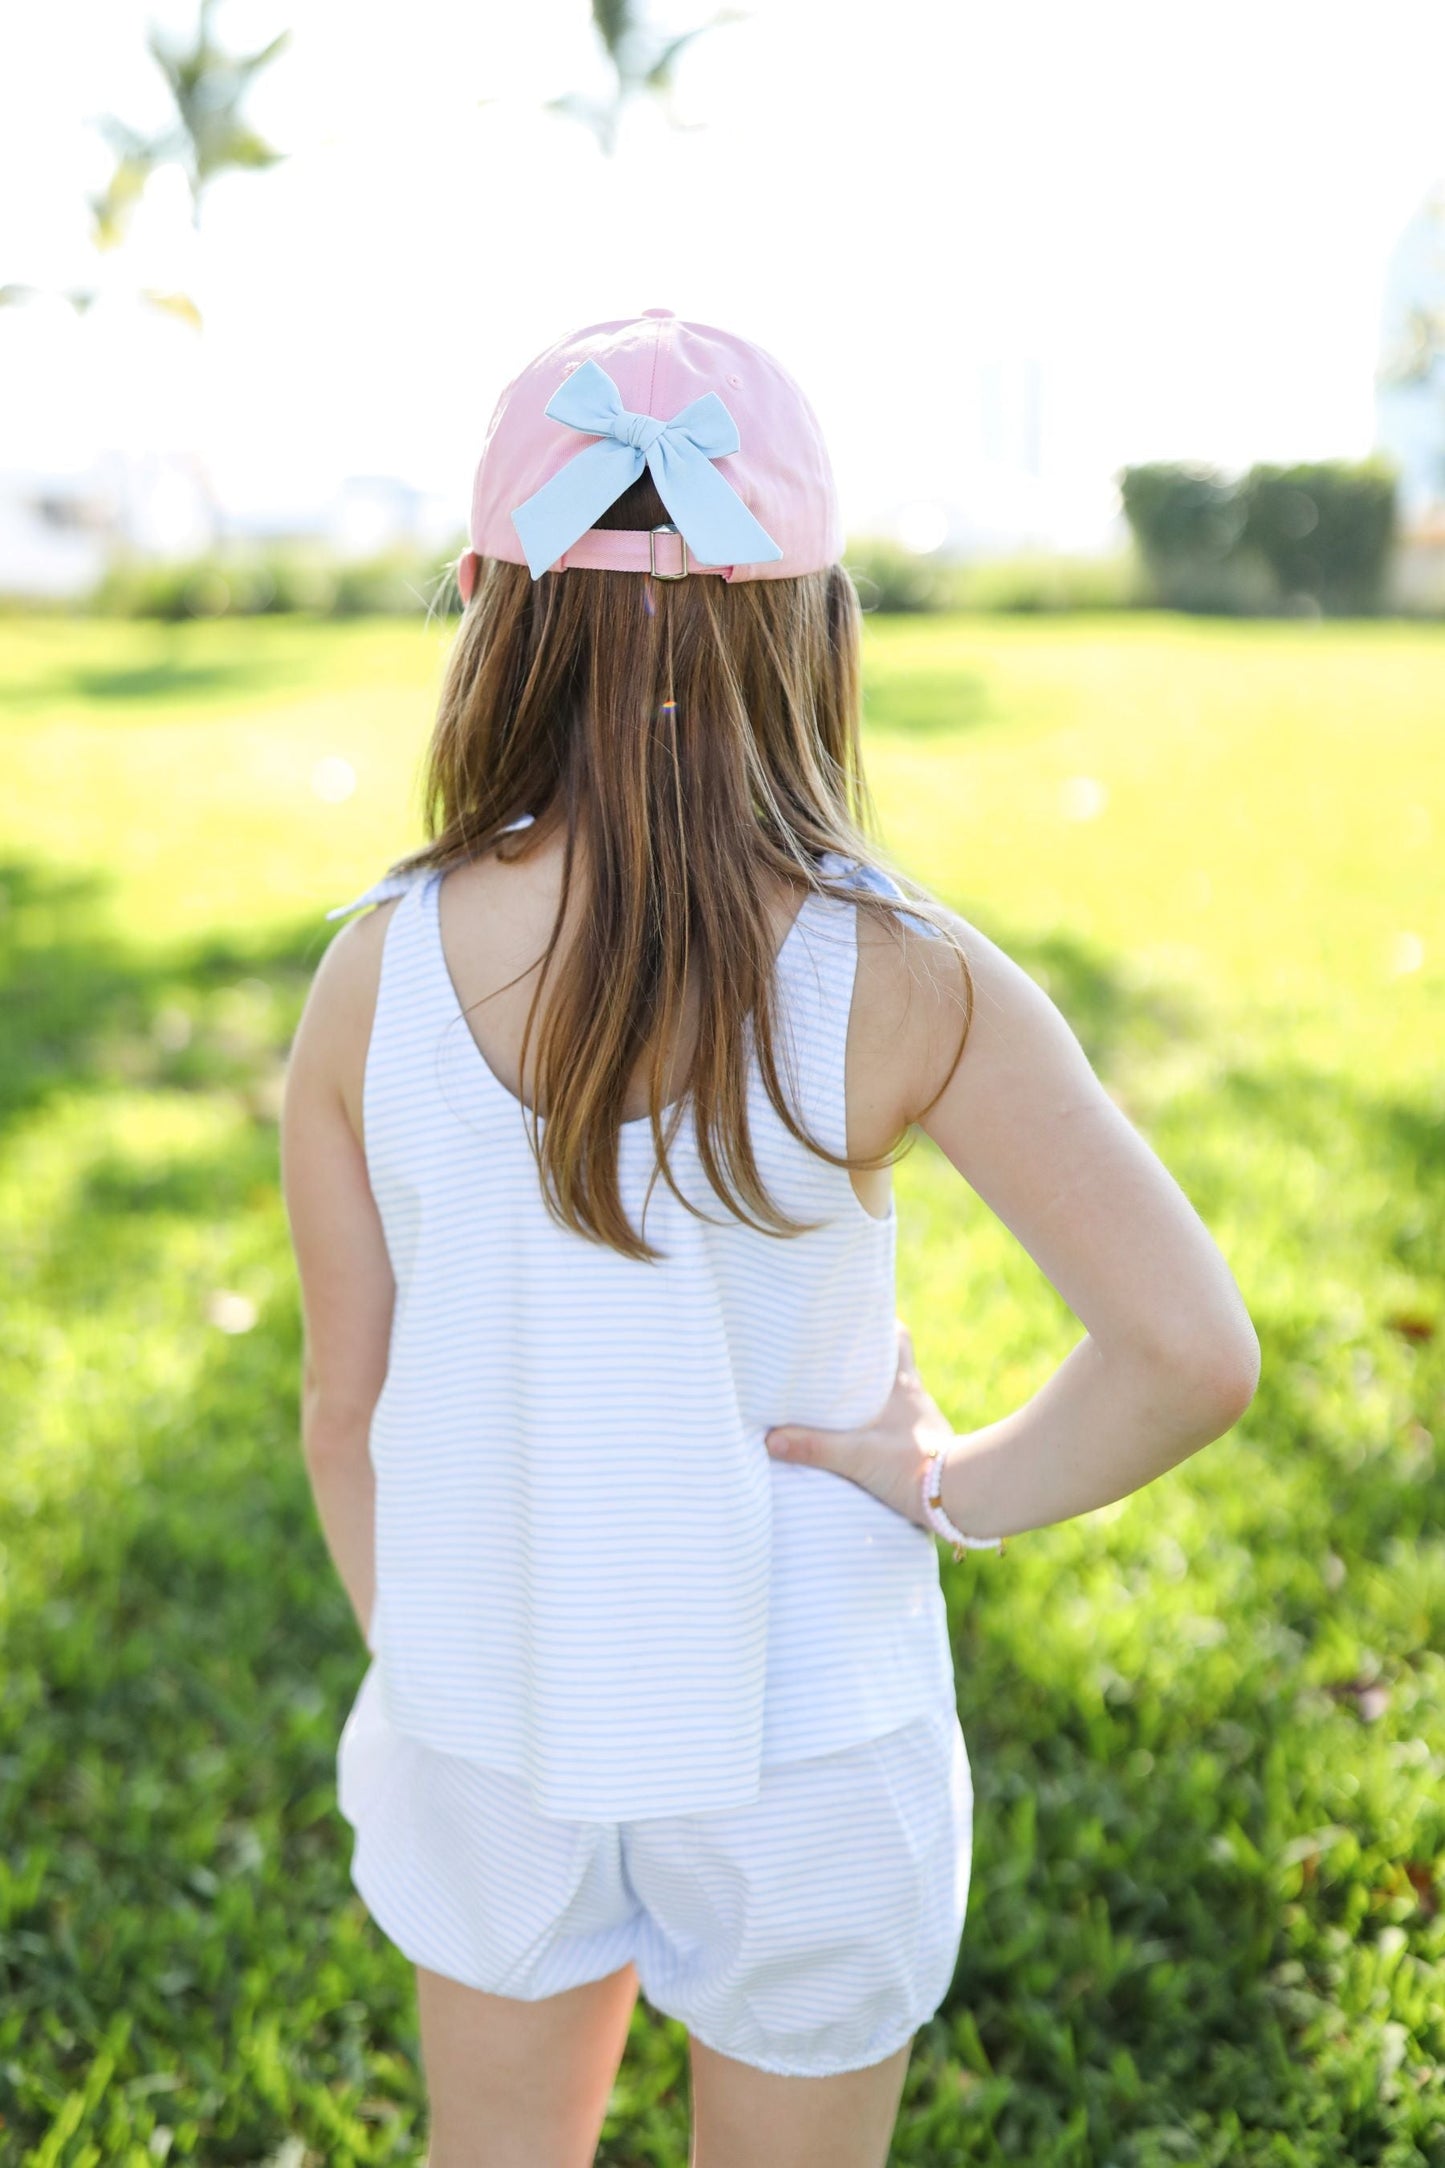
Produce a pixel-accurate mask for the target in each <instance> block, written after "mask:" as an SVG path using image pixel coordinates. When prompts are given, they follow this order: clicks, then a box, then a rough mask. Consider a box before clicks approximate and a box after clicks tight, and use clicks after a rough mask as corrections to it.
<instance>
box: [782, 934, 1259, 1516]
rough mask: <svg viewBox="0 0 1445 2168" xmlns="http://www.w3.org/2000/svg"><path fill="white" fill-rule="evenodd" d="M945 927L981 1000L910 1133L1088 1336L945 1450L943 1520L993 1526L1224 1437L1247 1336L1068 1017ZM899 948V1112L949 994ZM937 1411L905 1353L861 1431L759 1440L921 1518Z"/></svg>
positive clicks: (1251, 1377) (948, 963)
mask: <svg viewBox="0 0 1445 2168" xmlns="http://www.w3.org/2000/svg"><path fill="white" fill-rule="evenodd" d="M953 923H954V926H955V928H956V930H957V932H958V933H959V935H960V937H961V939H962V941H963V944H964V947H965V949H966V951H967V954H968V958H969V964H970V968H971V970H972V973H973V979H974V988H975V1002H976V1006H975V1010H974V1016H973V1021H972V1024H971V1027H970V1031H969V1037H968V1042H967V1045H966V1046H965V1049H964V1053H963V1056H962V1059H961V1060H960V1062H959V1064H958V1067H957V1069H956V1071H955V1073H954V1075H953V1078H952V1080H951V1082H950V1083H949V1084H948V1085H947V1087H946V1089H945V1090H944V1091H943V1093H942V1095H941V1097H940V1098H939V1099H938V1100H937V1103H936V1104H935V1105H934V1106H933V1107H932V1108H930V1109H928V1110H927V1111H926V1112H923V1113H922V1114H921V1116H920V1118H919V1126H920V1127H921V1128H922V1129H923V1130H924V1131H925V1132H926V1134H927V1135H929V1136H930V1137H932V1138H933V1140H934V1142H935V1143H936V1144H937V1145H938V1146H939V1148H940V1150H941V1151H943V1152H944V1153H945V1154H946V1156H947V1157H948V1159H949V1160H950V1161H951V1162H952V1164H953V1165H954V1166H955V1167H956V1168H957V1170H958V1172H959V1173H960V1174H961V1175H962V1176H963V1177H964V1179H965V1181H967V1182H968V1183H969V1185H970V1187H971V1188H973V1189H974V1190H975V1191H976V1192H977V1194H978V1195H979V1196H980V1197H981V1198H982V1199H983V1201H984V1203H985V1204H987V1205H988V1207H989V1208H990V1210H991V1211H993V1212H994V1213H996V1215H997V1216H998V1218H999V1219H1001V1220H1002V1221H1003V1222H1004V1224H1005V1225H1006V1226H1007V1227H1008V1228H1009V1229H1010V1231H1011V1232H1012V1233H1013V1234H1014V1235H1015V1236H1016V1237H1017V1238H1018V1240H1019V1241H1020V1242H1021V1243H1022V1244H1023V1246H1024V1248H1025V1249H1026V1250H1027V1251H1028V1252H1029V1255H1030V1256H1031V1257H1032V1258H1033V1259H1034V1261H1035V1263H1036V1264H1037V1265H1038V1266H1039V1268H1040V1270H1041V1271H1043V1272H1044V1273H1045V1274H1046V1276H1047V1277H1048V1279H1049V1280H1050V1281H1051V1282H1052V1284H1053V1285H1054V1287H1055V1288H1056V1289H1057V1290H1058V1292H1059V1294H1060V1295H1061V1296H1062V1297H1063V1299H1064V1301H1065V1302H1066V1303H1067V1304H1068V1305H1069V1308H1070V1309H1071V1310H1072V1311H1073V1312H1074V1315H1075V1316H1076V1317H1077V1318H1078V1319H1079V1321H1080V1323H1081V1324H1082V1325H1083V1326H1084V1328H1085V1337H1084V1338H1083V1339H1082V1340H1081V1341H1080V1342H1079V1343H1078V1345H1077V1346H1076V1347H1074V1348H1073V1349H1072V1350H1071V1351H1070V1353H1069V1354H1068V1356H1066V1358H1065V1359H1064V1361H1063V1362H1062V1363H1061V1364H1060V1366H1059V1368H1058V1369H1057V1370H1056V1371H1055V1373H1054V1375H1053V1376H1052V1377H1051V1378H1050V1379H1049V1380H1048V1381H1047V1383H1046V1384H1045V1385H1044V1386H1043V1387H1041V1389H1040V1390H1039V1391H1038V1392H1037V1393H1036V1394H1035V1395H1034V1396H1033V1398H1032V1399H1031V1400H1029V1401H1028V1402H1027V1403H1026V1404H1025V1405H1024V1406H1023V1407H1021V1408H1019V1409H1017V1410H1015V1411H1014V1412H1013V1413H1012V1414H1009V1415H1006V1416H1004V1417H1003V1418H1002V1419H1001V1420H999V1421H998V1422H995V1423H989V1424H986V1425H985V1426H984V1427H983V1428H981V1429H979V1430H976V1431H972V1432H970V1433H968V1434H967V1435H966V1436H963V1437H960V1438H958V1439H956V1440H954V1441H953V1442H952V1444H951V1445H950V1447H949V1449H948V1460H947V1467H946V1473H945V1477H944V1484H943V1502H944V1505H945V1507H946V1509H947V1511H948V1513H949V1514H950V1516H951V1517H952V1519H953V1520H954V1521H955V1522H956V1523H957V1524H958V1525H959V1526H960V1527H962V1528H964V1529H966V1530H967V1531H968V1532H969V1533H970V1534H975V1535H981V1536H991V1535H1008V1534H1012V1533H1014V1532H1015V1531H1018V1530H1021V1529H1026V1528H1036V1527H1041V1526H1044V1525H1046V1524H1048V1523H1050V1522H1053V1521H1059V1520H1066V1519H1068V1518H1070V1517H1072V1516H1073V1515H1074V1514H1077V1513H1086V1512H1089V1511H1090V1510H1092V1509H1093V1508H1094V1507H1096V1506H1101V1505H1106V1504H1108V1503H1109V1502H1110V1501H1112V1500H1113V1499H1116V1498H1120V1497H1123V1496H1124V1495H1126V1494H1127V1493H1128V1492H1130V1491H1134V1490H1137V1489H1139V1488H1140V1487H1141V1486H1142V1485H1144V1484H1146V1483H1149V1482H1151V1481H1152V1480H1153V1479H1154V1477H1155V1476H1157V1475H1160V1474H1162V1473H1163V1472H1164V1470H1165V1469H1167V1468H1171V1467H1173V1466H1174V1465H1175V1464H1176V1463H1177V1462H1178V1461H1180V1460H1182V1459H1184V1458H1185V1456H1186V1455H1187V1454H1189V1453H1192V1452H1194V1451H1195V1450H1197V1448H1198V1447H1200V1446H1201V1445H1205V1444H1207V1443H1208V1442H1209V1441H1210V1440H1211V1439H1213V1438H1217V1437H1219V1436H1220V1435H1222V1433H1223V1432H1224V1431H1226V1430H1228V1429H1229V1428H1230V1426H1231V1425H1232V1424H1233V1423H1234V1422H1235V1421H1237V1419H1238V1417H1239V1416H1240V1415H1241V1414H1242V1412H1243V1411H1244V1409H1245V1408H1246V1407H1247V1406H1248V1404H1249V1402H1250V1400H1251V1398H1252V1397H1253V1394H1254V1390H1255V1386H1256V1384H1257V1382H1258V1377H1259V1342H1258V1339H1257V1337H1256V1335H1255V1332H1254V1328H1253V1326H1252V1324H1251V1322H1250V1319H1249V1316H1248V1313H1247V1311H1246V1309H1245V1306H1244V1302H1243V1299H1242V1297H1241V1295H1240V1292H1239V1289H1238V1287H1237V1286H1236V1284H1235V1281H1234V1278H1233V1276H1232V1274H1231V1273H1230V1270H1229V1267H1228V1265H1227V1264H1226V1263H1225V1261H1224V1258H1223V1256H1222V1255H1221V1254H1220V1251H1219V1249H1218V1246H1217V1245H1216V1243H1215V1242H1214V1240H1213V1238H1212V1236H1211V1235H1210V1234H1209V1232H1208V1230H1207V1229H1206V1228H1205V1226H1204V1224H1203V1222H1202V1221H1201V1220H1200V1218H1199V1216H1198V1214H1197V1213H1196V1212H1195V1210H1194V1208H1193V1206H1192V1205H1191V1204H1190V1203H1189V1201H1188V1199H1187V1198H1186V1197H1185V1195H1184V1193H1183V1191H1182V1190H1181V1189H1180V1187H1179V1185H1178V1183H1177V1182H1176V1181H1175V1180H1174V1178H1173V1176H1172V1175H1171V1174H1170V1173H1169V1172H1168V1170H1167V1169H1166V1168H1165V1167H1164V1166H1163V1165H1162V1163H1161V1162H1160V1161H1159V1159H1158V1158H1157V1157H1156V1155H1155V1154H1154V1153H1153V1152H1152V1151H1151V1149H1150V1148H1149V1146H1148V1145H1147V1144H1146V1143H1145V1141H1144V1139H1143V1138H1142V1137H1141V1136H1140V1135H1139V1133H1138V1132H1137V1130H1135V1129H1134V1128H1133V1127H1132V1125H1131V1124H1130V1123H1129V1122H1128V1120H1127V1119H1126V1118H1125V1116H1124V1115H1123V1114H1122V1113H1121V1112H1120V1111H1119V1109H1118V1108H1117V1107H1116V1106H1115V1105H1114V1103H1113V1101H1112V1100H1111V1099H1110V1098H1109V1095H1108V1093H1107V1092H1106V1091H1105V1089H1104V1087H1103V1085H1102V1084H1101V1083H1100V1081H1099V1079H1098V1077H1097V1076H1096V1075H1095V1074H1094V1072H1093V1070H1092V1069H1091V1068H1090V1066H1089V1063H1088V1061H1087V1059H1086V1057H1085V1055H1084V1052H1083V1049H1082V1048H1081V1047H1080V1045H1079V1042H1078V1040H1077V1038H1076V1037H1075V1035H1074V1033H1073V1031H1072V1030H1071V1028H1070V1027H1069V1025H1068V1023H1067V1022H1066V1021H1065V1019H1064V1017H1063V1016H1062V1015H1061V1014H1060V1013H1059V1011H1058V1009H1057V1008H1056V1007H1055V1005H1054V1004H1053V1002H1052V1001H1051V1000H1050V999H1049V997H1048V996H1047V994H1045V993H1044V991H1043V989H1042V988H1041V987H1040V986H1038V985H1037V983H1036V982H1035V981H1034V980H1033V979H1031V978H1030V977H1029V976H1028V974H1027V973H1026V972H1025V971H1023V970H1022V969H1021V968H1020V967H1019V966H1018V965H1017V964H1015V963H1014V962H1013V961H1012V959H1011V958H1009V957H1008V956H1006V955H1005V954H1004V952H1003V951H1002V950H1001V949H999V948H998V947H997V946H996V945H995V944H994V943H993V942H992V941H990V940H989V939H988V938H987V936H986V935H984V934H982V933H980V932H979V931H978V929H977V928H975V927H973V926H971V925H969V924H968V923H967V922H966V921H964V920H962V919H959V918H955V919H954V921H953ZM909 949H910V952H911V954H912V958H913V963H914V969H915V973H916V980H915V982H914V983H913V984H912V986H911V988H910V990H909V993H908V997H907V1010H906V1015H907V1018H908V1023H907V1028H906V1029H905V1030H904V1031H903V1032H902V1033H901V1034H900V1035H899V1036H898V1037H897V1038H896V1040H895V1044H896V1046H897V1048H898V1056H897V1059H898V1066H899V1070H900V1071H901V1073H902V1081H901V1085H900V1089H901V1090H902V1091H903V1092H904V1093H905V1094H912V1095H913V1096H912V1097H911V1099H910V1098H909V1097H905V1098H904V1100H903V1101H902V1105H903V1106H904V1108H905V1109H906V1107H907V1106H908V1105H909V1104H911V1105H912V1106H913V1107H914V1108H922V1107H923V1106H924V1104H925V1102H926V1100H927V1099H928V1097H929V1095H930V1093H931V1092H932V1090H934V1089H935V1088H936V1083H937V1078H938V1076H939V1075H940V1074H941V1073H942V1070H943V1069H945V1068H946V1066H947V1058H949V1057H951V1051H952V1047H953V1046H955V1045H956V1044H957V1031H958V1022H959V1017H960V1007H959V1004H960V1001H961V997H962V977H961V974H960V973H959V971H958V966H957V963H956V961H954V960H952V959H950V958H947V957H946V956H944V955H943V954H942V953H941V951H942V944H941V943H930V942H927V941H924V940H922V939H914V940H912V941H910V943H909ZM950 1033H951V1036H950ZM945 1045H946V1046H947V1047H948V1050H949V1054H948V1057H941V1049H942V1048H943V1047H944V1046H945ZM930 1411H931V1412H930ZM941 1420H942V1419H941V1418H940V1417H938V1414H937V1410H936V1409H934V1407H933V1404H932V1402H931V1401H929V1400H928V1396H927V1395H926V1393H924V1392H923V1390H922V1387H921V1385H920V1384H919V1382H918V1380H917V1377H916V1374H913V1373H912V1363H911V1356H910V1355H909V1353H908V1351H907V1348H906V1345H905V1350H904V1359H903V1361H902V1363H901V1365H900V1376H899V1382H898V1385H897V1386H896V1387H895V1393H894V1397H893V1399H892V1400H891V1401H890V1403H889V1407H888V1409H887V1410H886V1411H884V1412H883V1414H882V1415H881V1416H880V1418H879V1419H878V1420H877V1421H875V1423H874V1424H873V1425H872V1426H869V1427H868V1428H867V1429H865V1430H862V1431H858V1432H813V1431H798V1430H796V1429H794V1428H793V1427H792V1426H789V1427H788V1428H787V1429H786V1430H784V1431H782V1432H774V1433H771V1434H770V1437H769V1446H770V1449H773V1450H777V1449H778V1446H777V1443H775V1441H778V1442H780V1443H781V1444H782V1446H783V1450H782V1453H781V1456H780V1457H784V1458H792V1459H802V1460H810V1461H814V1462H817V1463H818V1464H820V1465H823V1466H828V1467H833V1468H835V1469H836V1471H837V1472H838V1473H839V1474H843V1475H848V1476H850V1477H851V1479H852V1480H853V1481H856V1482H862V1483H864V1484H865V1486H866V1487H867V1488H868V1489H870V1490H873V1491H875V1492H876V1493H877V1494H878V1495H879V1496H881V1497H883V1498H885V1499H886V1501H887V1502H888V1503H889V1504H892V1505H895V1506H896V1507H897V1508H898V1510H899V1511H900V1512H904V1513H907V1514H908V1515H909V1517H910V1518H917V1517H918V1513H917V1506H916V1492H917V1478H918V1473H919V1469H920V1466H921V1461H922V1458H923V1454H924V1451H925V1449H926V1445H925V1441H926V1440H927V1438H928V1434H929V1432H930V1431H932V1432H934V1433H935V1434H936V1432H937V1429H938V1425H939V1423H940V1422H941ZM790 1438H791V1439H792V1440H793V1441H794V1443H793V1445H792V1447H791V1449H789V1448H788V1445H787V1441H788V1440H789V1439H790ZM839 1441H844V1442H842V1443H840V1442H839Z"/></svg>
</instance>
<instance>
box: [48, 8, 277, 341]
mask: <svg viewBox="0 0 1445 2168" xmlns="http://www.w3.org/2000/svg"><path fill="white" fill-rule="evenodd" d="M216 5H217V0H200V15H199V17H198V19H197V23H196V28H195V30H194V32H193V33H192V34H191V36H190V37H189V38H188V39H186V40H172V39H170V38H167V37H165V36H163V35H162V33H161V32H160V31H159V30H155V29H152V30H151V31H150V33H149V35H148V36H147V38H146V46H147V49H148V50H149V52H150V55H151V58H152V59H153V60H154V61H155V64H156V66H157V67H158V68H159V69H160V71H161V74H162V75H163V76H164V77H165V82H166V88H167V89H168V90H169V92H170V94H171V100H172V103H173V104H174V106H175V119H174V120H173V121H172V122H171V123H170V125H169V126H168V127H166V128H163V129H162V130H161V132H160V133H159V135H154V136H144V135H141V134H139V133H138V132H137V131H136V130H135V129H134V128H132V127H131V126H130V125H129V123H128V122H126V121H124V120H121V119H119V118H118V117H117V115H115V114H114V113H106V114H103V115H102V116H101V117H100V119H99V120H98V121H97V122H96V126H97V127H98V128H99V129H100V131H101V133H102V134H103V135H104V137H105V139H106V141H107V142H108V143H109V144H110V147H111V149H112V150H113V151H114V152H115V166H114V169H113V170H112V172H111V176H110V179H109V181H108V182H107V183H106V186H105V188H104V190H103V191H102V193H101V194H100V195H98V196H92V197H91V198H90V208H91V212H92V214H93V218H94V225H93V228H92V238H93V239H94V241H95V245H96V247H97V248H101V249H108V248H115V247H116V246H117V245H118V244H119V243H120V242H121V241H123V240H124V239H125V236H126V233H127V231H128V229H129V226H130V221H131V217H132V214H133V213H134V211H135V207H136V205H137V204H138V203H139V201H140V199H141V196H142V194H143V193H144V190H145V186H146V183H147V181H148V180H149V179H150V177H151V175H152V174H153V173H154V172H155V171H156V170H157V168H158V167H160V166H165V165H178V166H179V167H180V168H181V170H182V172H183V173H184V174H185V177H186V183H187V186H188V187H189V189H190V192H191V222H192V224H193V225H194V226H199V225H200V222H201V198H202V196H203V194H204V192H205V190H206V189H207V187H208V186H209V185H210V183H211V182H212V181H213V180H215V179H217V177H218V176H219V175H221V174H223V173H236V172H258V171H262V170H264V169H265V168H266V167H268V166H274V165H278V164H279V163H280V161H281V159H282V158H283V157H284V156H285V153H284V152H283V151H278V150H274V149H273V148H272V146H271V145H270V144H269V143H267V142H265V141H264V140H263V139H262V137H260V136H259V135H258V134H257V133H256V131H255V129H254V128H252V127H250V126H249V125H248V123H247V122H246V121H244V120H243V119H242V117H241V102H242V100H243V99H244V98H245V96H246V94H247V92H248V91H249V90H250V88H251V85H252V83H253V82H254V81H255V79H256V77H257V76H258V75H259V74H260V72H261V70H262V69H263V68H265V67H269V65H270V64H271V62H272V61H273V60H274V59H275V58H276V56H277V54H278V53H280V52H281V51H282V50H283V49H284V47H285V45H286V43H287V41H288V39H289V38H290V35H291V33H290V32H289V30H283V31H282V32H281V33H280V34H279V36H277V37H274V38H272V39H271V41H270V43H269V44H267V45H263V46H262V47H261V49H260V51H259V52H255V53H228V52H226V51H225V50H224V49H223V48H222V46H221V45H220V44H219V43H218V42H217V40H216V37H215V34H214V32H213V30H212V26H211V25H212V17H213V16H214V14H215V11H216ZM145 298H146V299H147V300H148V301H149V302H151V303H152V305H153V306H154V307H156V308H161V309H166V310H168V311H169V312H170V313H171V314H172V315H176V316H179V317H181V318H182V319H183V320H184V321H186V322H189V323H193V324H194V325H195V326H196V327H197V328H198V329H199V327H200V321H201V318H200V311H199V309H198V308H197V307H196V304H195V302H194V301H193V300H191V299H190V298H189V297H188V296H187V295H185V294H162V293H157V292H155V291H153V290H147V292H146V296H145Z"/></svg>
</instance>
